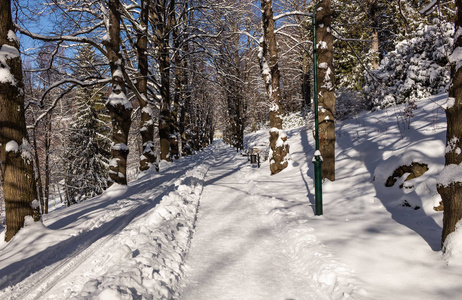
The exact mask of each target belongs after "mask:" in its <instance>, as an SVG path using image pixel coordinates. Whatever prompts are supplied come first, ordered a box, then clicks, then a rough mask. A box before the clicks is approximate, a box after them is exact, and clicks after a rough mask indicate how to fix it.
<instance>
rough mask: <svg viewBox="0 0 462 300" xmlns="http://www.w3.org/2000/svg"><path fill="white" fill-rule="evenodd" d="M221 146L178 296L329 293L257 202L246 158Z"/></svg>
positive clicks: (266, 296)
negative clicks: (321, 289) (307, 270)
mask: <svg viewBox="0 0 462 300" xmlns="http://www.w3.org/2000/svg"><path fill="white" fill-rule="evenodd" d="M223 147H226V148H222V149H221V150H220V152H219V153H217V154H216V156H215V160H216V161H215V162H213V163H212V164H211V167H210V169H209V172H208V173H207V176H206V178H205V184H204V190H203V193H202V199H201V203H200V207H199V213H198V220H197V227H196V232H195V233H194V236H193V240H192V244H191V249H190V252H189V254H188V257H187V259H186V275H185V277H186V279H185V284H184V286H183V289H182V291H181V292H180V296H181V298H180V299H182V300H201V299H202V300H207V299H214V300H218V299H240V300H244V299H252V300H256V299H265V300H269V299H278V300H281V299H305V300H309V299H317V300H319V299H327V298H326V297H325V296H323V295H322V294H321V293H320V292H319V291H318V289H317V288H316V287H315V285H314V284H313V282H312V281H311V278H310V276H306V274H302V273H301V272H300V271H301V270H300V268H298V267H297V265H296V262H295V261H294V260H293V259H292V258H291V257H289V255H287V253H288V252H289V249H286V248H285V246H286V245H284V244H283V243H281V240H280V238H279V237H278V236H277V230H276V223H277V221H278V220H276V219H275V217H274V216H273V215H270V214H267V213H264V212H263V211H262V210H261V209H260V208H259V206H258V205H257V204H256V202H255V197H254V196H253V195H252V193H251V192H250V191H249V188H251V186H250V185H249V181H248V180H247V179H248V178H246V169H249V168H251V166H250V165H249V164H248V163H247V159H246V158H245V157H240V156H238V155H237V154H236V153H235V152H234V151H232V150H230V149H229V147H227V146H224V145H223ZM240 169H242V170H240ZM247 171H251V170H250V169H249V170H247Z"/></svg>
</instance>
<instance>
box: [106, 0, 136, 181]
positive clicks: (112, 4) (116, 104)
mask: <svg viewBox="0 0 462 300" xmlns="http://www.w3.org/2000/svg"><path fill="white" fill-rule="evenodd" d="M108 3H109V28H108V37H107V38H106V39H104V41H103V45H104V46H105V47H106V51H107V55H108V59H109V66H110V68H111V73H112V92H111V95H110V96H109V99H108V102H107V103H106V107H107V108H108V110H109V113H110V115H111V122H112V146H111V155H112V159H111V162H110V164H109V177H110V178H111V180H112V181H113V182H115V183H118V184H122V185H126V184H127V156H128V146H127V143H128V133H129V130H130V124H131V118H130V117H131V112H132V105H131V103H130V102H129V101H128V99H127V96H126V89H125V81H124V77H123V72H124V70H123V68H124V63H123V57H122V54H121V52H120V44H121V41H120V9H119V7H120V2H119V0H109V2H108Z"/></svg>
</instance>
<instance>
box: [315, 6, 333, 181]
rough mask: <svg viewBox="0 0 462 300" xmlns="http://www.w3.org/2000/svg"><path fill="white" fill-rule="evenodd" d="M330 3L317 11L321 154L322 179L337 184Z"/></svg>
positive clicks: (319, 7)
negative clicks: (335, 181)
mask: <svg viewBox="0 0 462 300" xmlns="http://www.w3.org/2000/svg"><path fill="white" fill-rule="evenodd" d="M331 24H332V11H331V1H330V0H322V1H321V2H320V4H319V5H318V9H317V10H316V26H317V28H316V39H317V49H318V66H317V67H318V83H319V84H320V86H319V98H318V121H319V150H320V151H321V155H322V157H323V160H324V161H323V164H322V178H326V179H329V180H331V181H334V180H335V118H334V116H335V94H334V82H335V78H334V66H333V60H334V50H333V41H332V33H331Z"/></svg>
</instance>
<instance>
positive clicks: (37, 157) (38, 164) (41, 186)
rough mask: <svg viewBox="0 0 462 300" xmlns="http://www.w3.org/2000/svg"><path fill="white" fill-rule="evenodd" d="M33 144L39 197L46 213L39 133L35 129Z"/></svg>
mask: <svg viewBox="0 0 462 300" xmlns="http://www.w3.org/2000/svg"><path fill="white" fill-rule="evenodd" d="M32 144H33V146H34V157H35V159H34V160H35V169H36V183H35V184H36V186H37V188H38V191H37V197H38V200H39V202H40V208H41V211H42V212H44V211H45V201H44V200H43V185H42V175H41V172H40V159H39V154H38V147H37V131H36V129H35V128H34V129H33V131H32Z"/></svg>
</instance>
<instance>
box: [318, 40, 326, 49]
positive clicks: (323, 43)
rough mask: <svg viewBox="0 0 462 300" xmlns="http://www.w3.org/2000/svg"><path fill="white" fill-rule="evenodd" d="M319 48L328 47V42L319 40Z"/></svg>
mask: <svg viewBox="0 0 462 300" xmlns="http://www.w3.org/2000/svg"><path fill="white" fill-rule="evenodd" d="M317 48H318V49H327V43H326V42H325V41H319V42H318V45H317Z"/></svg>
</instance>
